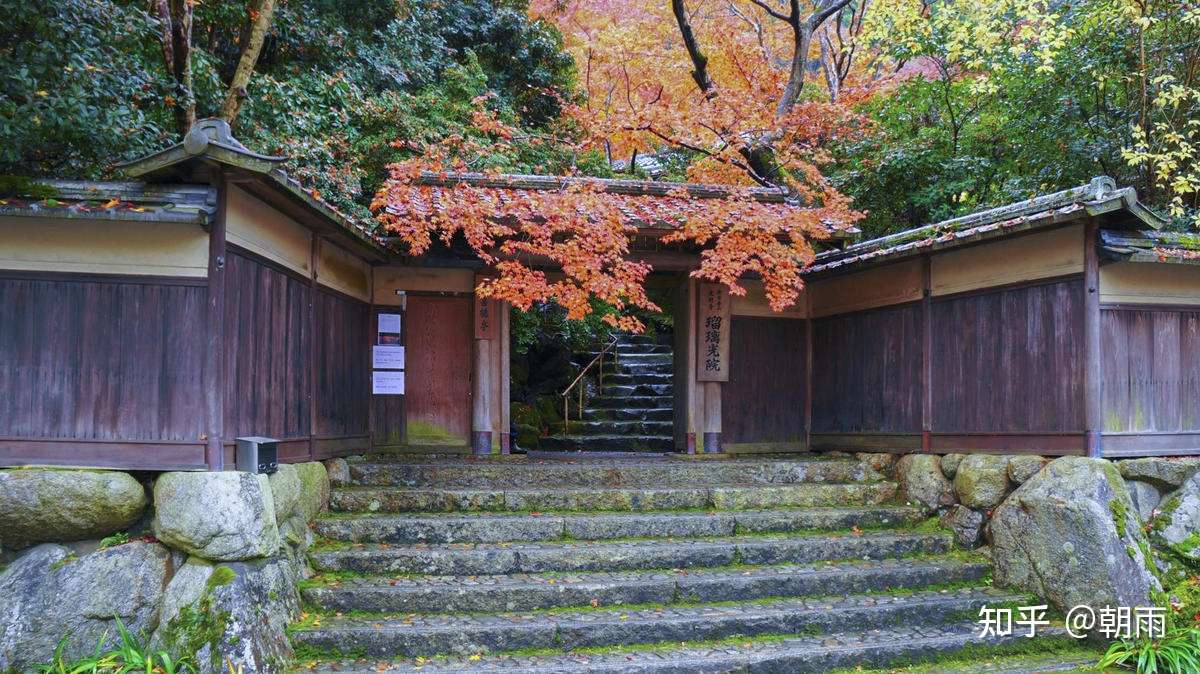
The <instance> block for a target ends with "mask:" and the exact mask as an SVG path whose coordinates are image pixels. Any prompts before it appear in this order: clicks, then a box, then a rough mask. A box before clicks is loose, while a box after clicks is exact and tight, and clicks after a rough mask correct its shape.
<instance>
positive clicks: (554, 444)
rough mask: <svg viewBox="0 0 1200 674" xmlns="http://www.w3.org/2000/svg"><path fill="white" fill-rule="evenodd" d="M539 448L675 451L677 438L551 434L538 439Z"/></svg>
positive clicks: (566, 450)
mask: <svg viewBox="0 0 1200 674" xmlns="http://www.w3.org/2000/svg"><path fill="white" fill-rule="evenodd" d="M572 430H574V429H572ZM538 449H539V450H540V451H547V452H589V451H591V452H634V453H636V452H673V451H675V438H674V437H672V436H671V435H611V434H609V435H575V434H571V435H551V436H549V437H545V438H542V439H540V440H539V441H538Z"/></svg>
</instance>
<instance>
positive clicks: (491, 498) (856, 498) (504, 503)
mask: <svg viewBox="0 0 1200 674" xmlns="http://www.w3.org/2000/svg"><path fill="white" fill-rule="evenodd" d="M895 496H896V484H895V483H894V482H876V483H845V484H795V485H781V486H763V485H754V486H736V487H735V486H721V487H704V486H696V487H661V488H654V487H629V488H574V489H552V488H545V489H519V488H513V489H497V488H483V487H480V488H457V489H407V488H405V489H390V488H373V487H344V488H340V489H335V490H333V492H332V493H331V495H330V509H331V510H334V511H339V512H462V511H486V512H504V511H521V512H543V511H556V510H563V511H642V512H645V511H654V510H693V509H703V508H712V509H716V510H736V509H752V508H769V507H787V506H804V507H807V506H833V505H878V504H881V503H884V502H887V501H890V500H892V499H894V498H895Z"/></svg>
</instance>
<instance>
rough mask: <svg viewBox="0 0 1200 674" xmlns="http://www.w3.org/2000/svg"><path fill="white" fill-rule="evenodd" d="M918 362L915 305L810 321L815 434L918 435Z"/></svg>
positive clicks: (918, 325) (917, 309) (918, 326)
mask: <svg viewBox="0 0 1200 674" xmlns="http://www.w3.org/2000/svg"><path fill="white" fill-rule="evenodd" d="M802 344H803V340H800V341H799V342H797V346H796V348H797V349H800V348H801V345H802ZM921 362H922V361H921V309H920V305H919V304H906V305H899V306H891V307H885V308H881V309H872V310H869V311H861V312H856V313H851V314H840V315H837V316H829V317H825V318H818V319H814V320H813V382H812V390H813V404H812V416H813V420H812V424H813V428H812V431H813V433H920V432H921ZM797 388H798V387H797Z"/></svg>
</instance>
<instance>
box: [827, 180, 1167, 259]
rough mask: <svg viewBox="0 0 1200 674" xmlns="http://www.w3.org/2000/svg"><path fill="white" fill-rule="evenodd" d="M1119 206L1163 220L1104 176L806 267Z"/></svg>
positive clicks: (919, 248) (1154, 224) (889, 254)
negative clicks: (1084, 183) (1085, 183)
mask: <svg viewBox="0 0 1200 674" xmlns="http://www.w3.org/2000/svg"><path fill="white" fill-rule="evenodd" d="M1117 209H1125V210H1126V211H1128V212H1129V214H1130V215H1131V216H1132V217H1133V218H1135V219H1137V220H1138V221H1140V222H1142V223H1144V224H1145V225H1147V226H1149V227H1151V228H1154V229H1157V228H1159V227H1161V226H1162V225H1163V224H1164V223H1163V220H1162V219H1161V218H1160V217H1159V216H1157V215H1155V214H1154V213H1153V212H1151V211H1149V210H1148V209H1147V208H1146V207H1145V206H1143V205H1142V204H1141V203H1140V202H1138V199H1137V194H1136V192H1134V190H1133V189H1132V188H1123V189H1117V186H1116V183H1115V182H1113V180H1112V179H1111V178H1107V177H1100V178H1094V179H1092V181H1091V182H1090V183H1088V184H1087V185H1081V186H1079V187H1075V188H1072V189H1069V190H1063V191H1061V192H1055V193H1053V194H1047V195H1044V196H1040V197H1035V198H1033V199H1028V200H1026V201H1020V202H1017V203H1013V204H1008V205H1005V206H1000V207H997V208H991V209H987V210H985V211H980V212H978V213H972V214H970V215H965V216H962V217H959V218H953V219H950V220H945V221H943V222H938V223H935V224H932V225H926V226H923V227H917V228H915V229H910V230H906V231H903V232H899V233H897V234H891V235H888V236H884V237H880V238H877V239H871V240H870V241H863V242H861V243H856V244H853V245H851V246H847V247H845V248H843V249H841V250H831V251H825V252H822V253H820V254H818V255H817V258H816V260H815V262H814V264H813V266H812V267H810V268H809V269H808V271H807V272H806V273H809V274H815V273H821V272H826V271H833V270H836V269H841V268H845V267H849V266H854V265H860V264H869V263H872V262H881V261H884V260H893V259H900V258H904V257H909V256H911V255H919V254H922V253H928V252H931V251H934V250H941V249H945V248H952V247H956V246H960V245H965V244H967V243H972V242H976V241H981V240H984V239H990V238H994V237H1000V236H1004V235H1007V234H1011V233H1015V232H1020V231H1025V230H1031V229H1039V228H1042V227H1047V226H1051V225H1055V224H1060V223H1063V222H1067V221H1071V220H1076V219H1078V218H1081V217H1086V216H1089V215H1099V214H1102V213H1107V212H1110V211H1114V210H1117Z"/></svg>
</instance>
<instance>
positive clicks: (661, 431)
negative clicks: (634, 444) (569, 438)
mask: <svg viewBox="0 0 1200 674" xmlns="http://www.w3.org/2000/svg"><path fill="white" fill-rule="evenodd" d="M570 428H571V434H572V435H586V436H597V435H634V436H642V437H658V438H671V439H672V441H673V440H674V429H675V422H674V421H572V422H571V423H570Z"/></svg>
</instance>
